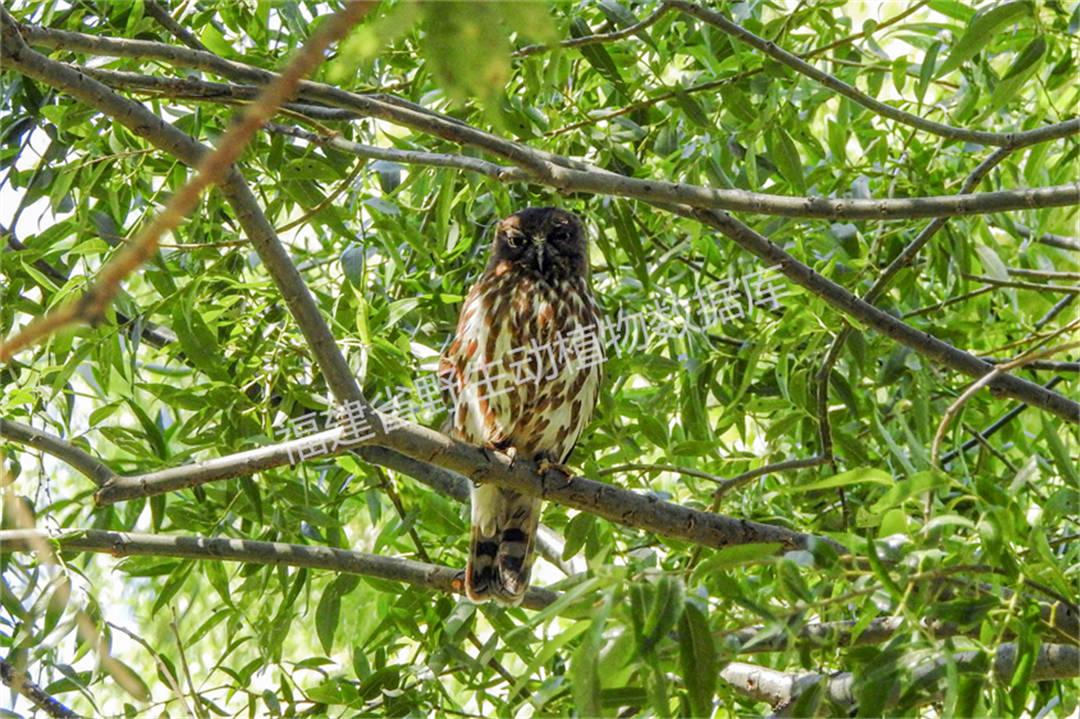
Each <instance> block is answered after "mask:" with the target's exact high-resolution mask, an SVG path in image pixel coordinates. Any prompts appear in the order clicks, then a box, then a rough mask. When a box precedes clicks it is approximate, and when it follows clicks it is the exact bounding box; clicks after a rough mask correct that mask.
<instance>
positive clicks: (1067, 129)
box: [667, 0, 1080, 148]
mask: <svg viewBox="0 0 1080 719" xmlns="http://www.w3.org/2000/svg"><path fill="white" fill-rule="evenodd" d="M667 2H668V4H669V5H671V6H673V7H676V8H678V9H679V10H682V11H683V12H685V13H686V14H687V15H692V16H694V17H696V18H698V19H699V20H702V21H704V22H706V23H708V24H709V25H712V26H713V27H716V28H719V29H720V30H723V31H724V32H726V33H727V34H728V35H731V36H732V37H735V38H737V39H739V40H741V41H742V42H744V43H746V44H747V45H749V46H751V47H753V48H754V49H756V50H757V51H758V52H761V53H762V54H764V55H768V56H769V57H771V58H772V59H773V60H776V61H777V62H779V63H780V64H782V65H786V66H787V67H790V68H791V69H793V70H795V71H796V72H798V73H800V74H802V75H806V76H807V77H809V78H812V79H814V80H816V81H817V82H819V83H821V84H822V85H824V86H825V87H827V88H829V89H830V90H832V91H833V92H835V93H837V94H839V95H843V96H844V97H846V98H848V99H849V100H851V101H852V102H856V103H858V104H860V105H862V106H863V107H865V108H867V109H869V110H871V111H873V112H876V113H877V114H879V115H882V116H883V117H887V118H889V119H891V120H896V121H897V122H900V123H903V124H905V125H909V126H911V127H914V128H917V129H919V130H923V131H924V132H929V133H930V134H932V135H938V136H940V137H944V138H947V139H949V140H960V141H963V142H975V143H978V144H980V145H993V146H997V147H1005V148H1015V147H1017V144H1016V143H1017V136H1018V135H1020V134H1021V133H1010V132H1004V133H1003V132H986V131H984V130H969V129H967V128H963V127H954V126H952V125H946V124H944V123H940V122H934V121H933V120H928V119H926V118H924V117H919V116H918V115H912V114H911V113H909V112H904V111H903V110H899V109H897V108H895V107H893V106H892V105H887V104H885V103H884V102H881V101H880V100H875V99H874V98H872V97H870V96H869V95H866V94H864V93H862V92H860V91H859V90H857V89H855V88H854V87H852V86H851V85H848V84H847V83H846V82H843V81H842V80H838V79H837V78H835V77H833V76H832V75H830V74H828V73H826V72H822V71H821V70H818V69H817V68H816V67H814V66H813V65H811V64H810V63H808V62H806V61H805V60H802V59H801V58H799V57H797V56H796V55H792V54H791V53H790V52H787V51H786V50H783V49H781V48H779V47H778V46H777V45H776V44H775V43H773V42H770V41H768V40H766V39H765V38H763V37H759V36H758V35H755V34H754V33H752V32H750V31H749V30H747V29H746V28H744V27H742V26H741V25H738V24H736V23H734V22H732V21H731V20H728V19H727V18H726V17H724V15H723V14H721V13H719V12H717V11H715V10H710V9H709V8H706V7H702V6H701V5H696V4H694V3H691V2H687V1H686V0H667ZM1077 131H1080V118H1078V119H1074V120H1068V121H1066V122H1062V123H1058V124H1057V125H1051V126H1047V127H1041V128H1038V129H1037V130H1030V131H1028V132H1033V133H1038V137H1039V138H1040V139H1039V140H1037V142H1046V141H1047V140H1056V139H1060V138H1062V137H1066V136H1068V135H1072V134H1075V133H1076V132H1077Z"/></svg>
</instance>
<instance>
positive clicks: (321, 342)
mask: <svg viewBox="0 0 1080 719" xmlns="http://www.w3.org/2000/svg"><path fill="white" fill-rule="evenodd" d="M0 20H2V31H3V38H4V40H5V42H4V43H3V48H2V51H3V56H4V58H5V60H6V63H7V65H8V67H11V68H13V69H15V70H18V71H19V72H22V73H23V74H25V75H27V76H28V77H32V78H34V79H36V80H39V81H41V82H44V83H45V84H47V85H50V86H52V87H55V88H57V89H58V90H61V91H62V92H65V93H67V94H69V95H71V96H72V97H74V98H76V99H77V100H79V101H80V102H83V103H84V104H86V105H88V106H90V107H93V108H95V109H97V110H99V111H101V112H103V113H105V114H106V115H108V116H110V117H113V118H115V119H116V120H117V121H119V122H121V123H122V124H123V125H124V126H126V127H127V128H128V129H129V130H131V131H132V132H133V133H134V134H135V135H137V136H138V137H142V138H145V139H146V140H148V141H149V142H150V143H151V144H153V145H154V146H156V147H157V148H159V149H161V150H163V151H165V152H167V153H169V154H170V155H172V156H174V157H176V158H178V159H179V160H180V161H181V162H183V163H185V164H186V165H189V166H191V167H194V166H196V165H197V164H198V163H199V162H200V160H201V159H202V157H203V155H204V154H206V152H207V149H206V148H205V147H204V146H203V145H201V144H199V143H198V142H196V141H195V140H194V139H192V138H191V137H190V136H188V135H186V134H184V133H183V132H181V131H179V130H177V129H176V128H174V127H173V126H172V125H169V124H167V123H165V122H164V121H163V120H162V119H161V118H160V117H158V116H157V115H155V114H154V113H152V112H150V111H149V110H147V109H146V108H145V107H143V106H142V105H140V104H138V103H136V102H132V101H131V100H128V99H126V98H123V97H121V96H120V95H118V94H116V93H115V92H113V91H112V90H110V89H109V88H108V87H106V86H105V85H103V84H101V83H100V82H98V81H96V80H94V79H92V78H89V77H87V76H86V75H83V74H82V73H80V72H78V71H76V70H74V69H72V68H70V67H67V66H66V65H64V64H62V63H59V62H56V61H55V60H50V59H49V58H47V57H45V56H44V55H41V54H40V53H37V52H34V51H33V50H30V49H29V48H27V47H26V46H25V44H24V43H22V42H21V39H20V38H19V33H18V30H17V28H18V27H22V26H19V25H18V24H17V23H15V22H14V21H13V20H12V19H11V17H10V16H9V15H8V14H7V12H6V11H4V10H0ZM154 44H155V45H160V46H161V47H165V48H172V49H174V50H177V51H181V52H188V53H197V52H199V51H197V50H188V49H187V48H176V47H173V46H171V45H163V44H161V43H154ZM202 54H204V55H206V54H208V53H202ZM211 57H214V56H212V55H211ZM222 192H223V194H224V195H225V198H226V199H227V200H228V201H229V202H230V204H232V206H233V209H234V210H235V212H236V217H237V221H238V222H239V223H240V225H241V227H243V228H244V231H245V233H246V234H247V235H248V237H249V238H250V239H251V241H252V245H253V246H254V248H255V250H256V252H257V253H258V254H259V257H260V259H261V260H262V262H263V265H264V266H265V267H266V268H267V271H268V272H269V273H270V276H271V278H272V279H273V280H274V282H275V284H276V285H277V287H278V288H279V290H280V291H281V293H282V297H283V298H284V300H285V302H286V304H287V306H288V307H289V310H290V312H291V313H292V315H293V317H294V319H295V320H296V323H297V325H298V326H299V327H300V330H301V332H303V334H304V337H305V339H306V340H307V343H308V346H309V347H310V348H311V351H312V354H313V355H314V356H315V361H316V362H317V363H318V365H319V368H320V370H321V371H322V374H323V376H324V377H325V378H326V382H327V385H328V386H329V387H330V390H331V392H333V393H334V395H335V396H336V397H337V398H338V399H339V400H341V401H346V400H355V401H359V402H363V401H364V399H363V395H362V394H361V392H360V387H359V385H358V384H357V383H356V378H355V376H354V375H353V372H352V370H351V368H350V367H349V365H348V362H346V361H345V358H344V357H343V356H342V354H341V351H340V350H339V349H338V347H337V344H336V343H335V341H334V337H333V335H332V334H331V333H330V329H329V327H328V326H327V324H326V322H325V320H324V319H323V317H322V315H321V314H320V312H319V308H318V306H317V305H316V304H315V300H314V298H313V297H312V296H311V293H310V291H308V289H307V287H306V286H305V285H304V281H303V279H302V278H301V277H300V273H299V272H297V270H296V267H295V266H294V265H293V263H292V260H291V259H290V257H289V255H288V252H286V250H285V248H284V247H283V246H282V245H281V242H280V241H279V240H278V238H277V236H276V234H275V233H274V228H273V227H272V226H271V225H270V223H269V221H268V220H267V219H266V216H265V215H264V214H263V213H262V210H261V209H260V208H259V205H258V203H257V202H256V200H255V196H254V195H253V194H252V193H251V190H250V188H249V187H248V186H247V184H246V183H245V182H244V180H243V178H242V177H240V175H239V173H238V172H236V170H235V169H232V170H230V171H229V172H228V174H227V175H226V176H225V183H224V185H223V186H222Z"/></svg>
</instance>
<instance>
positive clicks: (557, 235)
mask: <svg viewBox="0 0 1080 719" xmlns="http://www.w3.org/2000/svg"><path fill="white" fill-rule="evenodd" d="M548 239H549V240H551V241H552V242H559V243H563V242H566V241H567V240H569V239H570V228H569V227H556V228H555V229H554V230H552V231H551V232H550V233H549V234H548Z"/></svg>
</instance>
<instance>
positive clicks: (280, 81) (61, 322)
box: [0, 2, 371, 362]
mask: <svg viewBox="0 0 1080 719" xmlns="http://www.w3.org/2000/svg"><path fill="white" fill-rule="evenodd" d="M370 7H371V5H370V4H369V3H367V2H355V3H347V4H346V5H345V7H344V8H343V9H342V10H341V11H339V12H338V13H337V14H335V16H334V17H333V18H331V19H330V20H329V21H328V22H326V23H324V24H323V25H321V26H320V27H319V29H318V30H317V31H316V32H315V33H314V34H313V35H312V36H311V38H310V39H309V40H308V43H307V44H306V45H305V47H304V48H303V50H301V51H300V52H299V53H298V54H297V55H296V57H295V58H293V59H292V60H291V61H290V62H289V64H288V66H287V67H286V68H285V70H284V71H283V72H282V73H281V75H279V76H278V78H277V79H276V80H275V81H274V82H273V83H271V84H269V85H268V86H267V87H266V88H265V89H264V90H263V92H262V93H260V95H259V98H258V99H257V100H256V101H255V103H254V104H252V105H249V106H248V107H247V109H246V110H245V112H244V114H243V116H242V117H241V118H240V120H239V122H237V123H235V124H234V125H233V126H232V127H231V128H229V130H228V131H227V132H226V133H225V135H224V137H222V139H221V141H220V143H219V145H218V148H217V149H216V150H214V151H213V152H208V153H203V156H202V157H200V158H199V159H198V163H197V166H196V174H195V177H193V178H192V179H190V180H189V181H188V182H187V183H185V184H184V186H183V187H181V188H180V189H179V190H178V191H177V192H176V193H174V194H173V195H172V196H171V197H170V198H169V201H168V202H167V203H166V205H165V207H164V208H163V209H162V210H161V212H159V213H158V214H157V215H156V216H155V217H154V218H153V219H152V220H151V221H150V223H149V224H147V225H146V226H145V227H144V228H143V230H142V231H140V232H139V234H138V235H137V236H136V237H135V239H134V240H133V241H132V242H131V243H130V244H129V245H127V247H125V248H124V249H123V250H122V251H120V252H119V253H118V254H117V255H116V256H115V257H113V258H112V259H111V260H109V261H108V262H107V263H106V264H105V266H104V267H102V268H101V270H100V271H99V273H98V277H97V279H96V280H95V282H94V283H93V285H91V286H90V288H89V289H88V290H87V291H86V292H85V294H83V295H81V296H80V297H79V298H78V299H76V300H74V301H72V302H68V303H65V304H64V305H61V306H60V307H58V308H56V309H55V310H51V311H49V312H48V313H47V314H45V315H43V316H42V317H39V318H37V319H36V320H34V321H33V322H31V323H30V324H29V325H28V326H26V327H25V328H23V329H22V330H21V331H19V332H18V333H17V334H16V335H15V336H14V337H11V338H10V339H7V340H4V341H3V342H2V343H0V362H2V361H6V360H8V359H10V358H11V356H12V355H13V354H14V353H15V352H17V351H18V350H20V349H22V348H23V347H26V346H28V345H30V344H32V343H35V342H38V341H41V340H42V339H44V338H46V337H48V336H49V335H51V334H53V333H55V332H56V331H58V330H59V329H60V328H62V327H64V326H65V325H67V324H71V323H73V322H80V321H81V322H93V321H94V320H95V319H96V318H97V317H99V316H101V314H102V313H103V312H104V311H105V308H106V307H107V306H108V305H109V304H111V302H112V300H113V298H114V297H115V296H116V294H117V293H118V292H119V291H120V283H121V282H122V281H123V279H124V278H125V277H127V276H128V275H129V274H131V273H132V272H133V271H135V270H136V269H138V268H139V267H140V266H142V264H143V263H144V262H146V260H148V259H149V258H150V257H151V256H153V254H154V252H155V251H156V250H157V245H158V241H159V240H160V238H161V236H162V235H164V234H165V233H166V232H168V231H169V230H171V229H172V228H174V227H176V226H177V225H179V224H180V222H182V221H183V219H184V217H186V216H187V215H188V214H189V213H190V212H191V211H192V210H193V209H194V208H195V206H196V204H197V203H198V201H199V196H200V195H201V194H202V191H203V190H204V189H205V188H206V187H208V186H209V185H213V184H216V183H218V182H221V181H222V180H223V179H225V176H226V174H227V173H229V172H230V170H231V167H232V163H233V162H234V161H235V160H236V159H237V158H239V157H240V154H241V152H243V150H244V147H246V146H247V143H248V142H249V141H250V140H251V138H253V137H254V136H255V133H256V132H257V131H258V129H259V128H260V127H261V126H262V125H263V124H264V123H265V122H266V121H267V120H268V119H269V118H270V117H271V116H272V115H273V114H274V112H275V111H276V109H277V108H278V107H279V106H280V105H281V104H282V103H283V102H285V101H286V100H287V99H289V97H290V96H291V95H292V94H293V91H294V88H295V87H296V85H297V83H298V82H299V81H300V79H301V78H302V77H303V76H304V75H306V74H308V73H309V72H310V71H311V70H313V69H314V68H315V67H316V66H317V65H318V64H319V63H320V62H322V59H323V51H324V50H325V49H326V48H327V47H328V46H329V45H330V43H332V42H333V41H334V40H336V39H338V38H340V37H342V36H344V35H345V33H346V32H348V30H349V29H350V28H351V27H352V26H353V25H354V24H355V23H356V22H357V21H359V19H360V18H361V17H363V16H364V15H365V14H366V13H367V11H368V9H369V8H370ZM0 13H3V44H4V47H3V53H4V56H5V57H6V58H8V59H9V60H11V61H12V63H13V64H14V65H15V66H16V67H17V68H18V67H25V66H26V65H27V64H32V58H30V61H31V62H30V63H28V58H27V56H30V55H33V54H36V53H33V52H32V51H31V50H29V48H28V47H27V46H26V43H25V42H24V41H23V39H22V37H21V36H20V35H19V33H18V32H17V31H16V29H15V24H14V20H13V19H12V18H11V16H10V15H8V14H7V11H5V10H0Z"/></svg>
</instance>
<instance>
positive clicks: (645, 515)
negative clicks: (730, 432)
mask: <svg viewBox="0 0 1080 719" xmlns="http://www.w3.org/2000/svg"><path fill="white" fill-rule="evenodd" d="M384 425H385V420H384ZM394 427H395V428H394V429H392V430H389V431H388V432H387V433H386V434H385V435H382V436H379V437H377V438H376V439H375V440H373V441H377V442H379V444H380V445H382V446H383V447H384V448H390V449H392V450H394V451H396V452H398V453H400V454H403V455H406V456H408V457H412V458H413V459H414V460H419V461H421V462H426V463H428V464H435V465H438V466H440V467H442V468H443V469H446V470H450V471H451V472H455V473H457V474H460V475H463V476H465V477H466V478H467V479H468V480H471V481H473V482H479V483H490V484H494V485H496V486H499V487H505V488H507V489H513V490H514V491H516V492H520V493H522V494H527V495H530V496H533V497H540V498H542V499H546V500H549V501H552V502H555V503H557V504H562V505H564V506H567V507H573V508H574V509H578V510H581V511H583V512H588V513H590V514H595V515H597V516H599V517H603V518H605V519H607V520H609V521H611V522H614V523H616V524H622V525H624V526H627V527H633V528H635V529H642V530H645V531H648V532H651V533H652V534H655V535H656V536H659V537H668V538H671V539H677V540H681V541H686V542H692V543H694V544H699V545H703V546H707V547H726V546H730V545H733V544H747V543H754V542H761V543H766V542H775V543H777V544H779V545H780V546H781V547H782V548H783V549H784V550H791V549H806V548H807V547H809V546H810V545H811V544H812V543H814V542H824V543H826V544H830V545H832V546H833V547H834V548H835V549H836V550H837V551H839V552H841V553H844V552H846V551H847V550H846V548H844V547H843V546H841V545H840V544H838V543H836V542H833V541H832V540H830V539H825V538H820V537H813V536H811V535H807V534H802V533H800V532H795V531H792V530H789V529H786V528H783V527H775V526H772V525H768V524H761V523H759V522H751V521H749V520H740V519H735V518H732V517H725V516H723V515H718V514H713V513H710V512H702V511H700V510H696V509H688V508H686V507H682V506H679V505H677V504H673V503H671V502H665V501H663V500H660V499H657V498H656V497H653V496H649V495H642V494H638V493H636V492H632V491H630V490H626V489H620V488H618V487H613V486H611V485H609V484H605V483H603V482H597V481H594V480H591V479H585V478H583V477H573V478H570V479H567V478H566V476H565V475H563V474H562V473H561V472H558V471H556V470H551V471H549V472H548V473H547V474H546V475H540V474H539V471H538V468H537V465H535V464H534V463H532V462H527V461H525V460H522V459H518V460H517V461H516V462H514V463H513V464H511V462H510V460H509V459H508V458H506V457H504V456H502V455H498V454H496V455H494V456H489V454H488V453H486V452H484V450H482V449H481V448H479V447H474V446H472V445H469V444H465V443H463V442H458V441H456V440H453V439H451V438H449V437H446V436H444V435H442V434H439V433H438V432H435V431H433V430H430V429H427V428H426V427H421V426H420V425H416V424H412V423H410V422H404V421H401V420H396V421H395V422H394ZM343 431H345V430H343V429H342V428H335V429H331V430H326V431H324V432H319V433H317V434H313V435H310V436H307V437H301V438H299V439H294V440H289V441H288V442H283V443H281V444H275V445H271V446H268V447H260V448H259V449H253V450H248V451H246V452H239V453H237V454H232V455H228V456H226V457H219V458H216V459H211V460H206V461H203V462H196V463H194V464H189V465H182V466H180V467H172V468H169V469H164V470H161V471H158V472H152V473H150V474H144V475H138V476H132V477H115V478H113V479H112V480H110V481H109V482H106V483H105V484H104V485H103V486H102V487H101V489H99V490H98V491H97V493H96V494H95V495H94V498H95V500H96V501H97V503H98V504H99V505H105V504H114V503H116V502H122V501H126V500H128V499H133V498H136V497H149V496H153V495H156V494H162V493H164V492H171V491H175V490H178V489H184V488H188V487H195V486H198V485H201V484H205V483H207V482H214V481H219V480H223V479H231V478H233V477H239V476H244V475H248V474H252V473H254V472H258V471H262V470H265V469H270V468H272V467H280V466H283V465H286V464H289V463H290V461H291V460H292V459H293V458H295V457H297V456H300V457H308V458H311V457H313V456H317V455H318V454H319V452H318V451H316V450H320V449H323V448H334V449H331V450H330V452H334V451H341V450H340V449H338V448H337V444H338V443H339V442H340V439H341V434H342V432H343ZM366 449H367V447H361V448H360V450H359V451H360V452H361V453H363V452H364V451H365V450H366ZM384 451H385V450H384ZM361 456H363V454H361Z"/></svg>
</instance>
